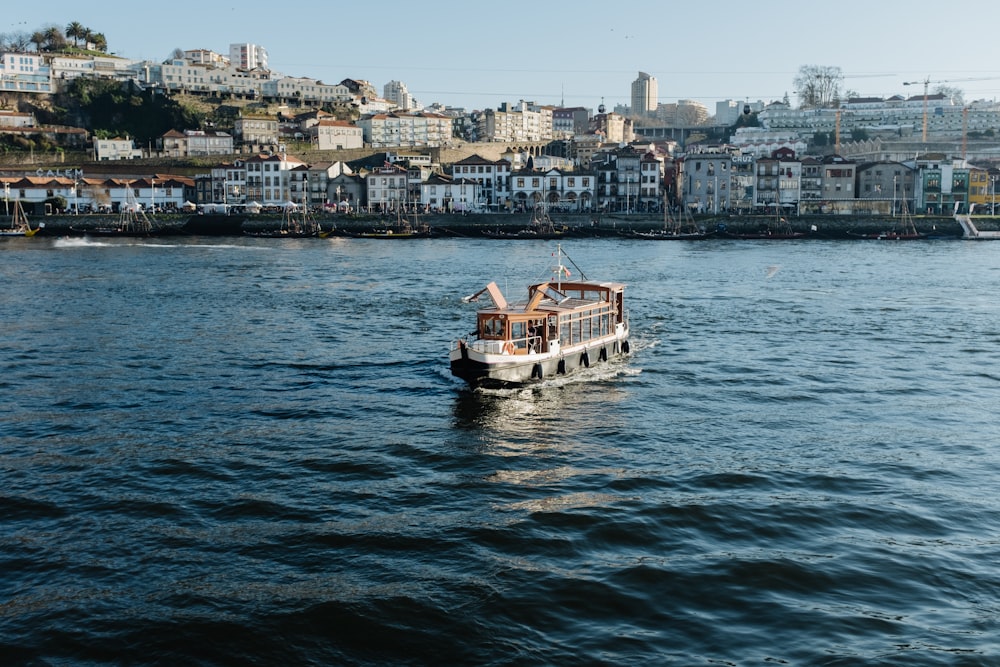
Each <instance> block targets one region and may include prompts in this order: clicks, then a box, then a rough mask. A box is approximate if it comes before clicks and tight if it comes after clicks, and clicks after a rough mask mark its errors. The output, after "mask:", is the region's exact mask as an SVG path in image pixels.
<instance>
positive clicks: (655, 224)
mask: <svg viewBox="0 0 1000 667" xmlns="http://www.w3.org/2000/svg"><path fill="white" fill-rule="evenodd" d="M315 220H316V221H317V222H318V223H319V224H320V225H321V227H322V229H323V230H324V231H331V230H333V234H332V235H337V233H338V232H342V233H344V234H345V235H350V234H352V233H360V232H364V231H368V230H371V229H373V228H377V227H384V226H385V225H387V224H390V225H391V223H392V222H393V221H394V218H390V217H388V216H378V215H370V216H369V215H319V216H317V217H316V218H315ZM974 220H975V221H976V224H977V226H978V227H979V228H980V229H981V230H983V231H993V230H1000V216H977V217H975V218H974ZM151 221H152V222H153V224H154V229H155V231H154V234H153V235H196V236H239V235H242V234H243V232H244V231H248V232H253V231H260V230H267V229H276V228H277V227H279V226H280V224H281V222H282V218H281V216H276V215H233V216H228V215H190V214H167V215H157V216H153V217H151ZM787 221H788V223H789V224H790V225H791V227H792V229H793V230H794V231H795V232H801V233H803V234H804V236H801V237H800V238H802V239H809V238H815V239H852V240H857V239H858V238H860V237H862V236H865V235H869V234H877V233H880V232H884V231H887V230H891V229H892V228H893V225H894V224H897V223H898V222H900V219H899V218H895V219H894V218H891V217H890V218H886V217H854V216H850V217H847V216H819V215H817V216H800V217H790V218H787ZM529 222H530V214H507V213H480V214H459V213H456V214H437V215H422V216H420V218H419V223H420V224H426V225H427V226H428V227H429V229H430V231H431V236H437V237H471V238H497V237H498V236H499V237H500V238H517V237H516V236H512V235H516V234H517V233H518V232H522V231H523V230H526V229H527V228H528V226H529ZM552 222H553V224H554V225H555V227H556V228H557V229H560V230H561V231H560V232H559V233H557V234H537V235H534V236H532V235H525V236H523V237H521V238H559V237H565V238H602V237H611V238H627V237H628V236H629V235H630V234H631V233H633V232H636V233H648V232H654V231H657V230H660V229H663V226H664V225H663V219H662V217H661V216H659V215H645V214H635V215H625V214H614V215H605V216H602V217H600V218H597V217H593V216H591V215H586V214H582V215H581V214H563V215H553V216H552ZM694 222H695V224H696V225H698V226H699V227H701V228H703V229H704V230H706V231H708V232H715V233H714V234H713V235H712V236H711V237H710V238H731V237H732V236H734V235H738V234H746V233H753V232H757V231H759V230H760V229H762V228H766V227H767V226H768V224H769V223H771V222H774V218H773V216H735V215H733V216H728V215H718V216H701V217H699V218H697V219H695V221H694ZM31 223H32V225H36V224H41V223H44V227H43V228H42V229H41V230H40V231H39V232H38V234H37V235H38V236H84V235H86V234H87V233H88V232H96V230H99V229H101V228H107V227H112V226H114V225H116V224H118V217H117V216H114V215H50V216H45V217H44V218H41V219H40V218H38V217H35V218H33V219H32V220H31ZM914 223H915V225H916V227H917V230H918V231H919V232H921V233H923V234H927V235H929V236H932V237H944V238H948V237H954V238H961V236H962V228H961V226H960V225H959V224H958V223H957V222H956V221H955V220H954V219H953V218H950V217H944V216H935V217H931V216H927V217H918V218H915V219H914ZM104 235H107V234H104ZM123 235H124V234H123ZM505 235H507V236H505Z"/></svg>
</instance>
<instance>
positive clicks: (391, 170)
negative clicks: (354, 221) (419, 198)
mask: <svg viewBox="0 0 1000 667" xmlns="http://www.w3.org/2000/svg"><path fill="white" fill-rule="evenodd" d="M408 183H409V175H408V174H407V173H406V169H404V168H403V167H400V166H398V165H394V164H392V165H385V166H382V167H377V168H375V169H373V170H372V171H371V172H369V174H368V175H367V176H366V177H365V189H366V191H367V195H368V210H370V211H396V210H399V209H400V207H402V206H406V205H407V200H408V197H409V194H408V193H409V188H408Z"/></svg>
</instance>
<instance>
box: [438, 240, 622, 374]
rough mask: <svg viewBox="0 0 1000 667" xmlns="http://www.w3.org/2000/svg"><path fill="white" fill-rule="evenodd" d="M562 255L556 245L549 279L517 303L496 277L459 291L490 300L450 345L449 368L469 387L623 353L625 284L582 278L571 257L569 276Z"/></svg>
mask: <svg viewBox="0 0 1000 667" xmlns="http://www.w3.org/2000/svg"><path fill="white" fill-rule="evenodd" d="M564 256H565V254H564V253H563V251H562V247H561V246H559V247H558V248H557V252H556V257H557V258H558V260H557V263H556V266H555V267H553V273H554V276H553V278H552V279H551V280H549V281H546V282H541V283H537V284H533V285H531V286H530V287H529V288H528V294H527V298H526V299H525V300H524V301H522V302H518V303H508V302H507V299H506V298H505V297H504V295H503V293H502V292H501V291H500V288H499V287H497V284H496V283H495V282H491V283H490V284H489V285H487V286H486V287H485V288H483V289H482V290H480V291H479V292H477V293H476V294H473V295H471V296H469V297H465V300H466V301H476V300H478V299H479V298H480V297H481V296H483V295H484V294H485V295H487V296H488V297H489V299H490V300H491V301H492V305H491V306H490V307H488V308H483V309H480V310H479V311H478V312H477V313H476V330H475V331H474V332H472V333H470V334H469V335H468V336H466V337H464V338H461V339H459V340H457V341H455V342H454V343H453V344H452V346H451V349H450V351H449V359H450V362H451V372H452V374H453V375H455V376H456V377H459V378H461V379H462V380H465V381H466V382H468V383H469V384H470V385H471V386H472V387H484V388H503V387H512V386H521V385H527V384H531V383H535V382H539V381H541V380H544V379H547V378H552V377H557V376H562V375H567V374H570V373H573V372H575V371H579V370H581V369H584V368H589V367H591V366H592V365H595V364H602V363H608V362H611V361H614V360H616V359H620V358H622V357H624V356H627V355H628V354H629V352H630V348H629V320H628V312H627V311H626V310H625V304H624V293H625V285H624V284H622V283H616V282H601V281H596V280H588V279H587V278H586V276H584V275H583V272H582V271H579V268H578V267H576V266H575V264H574V268H576V269H577V271H578V272H579V274H580V278H579V279H572V276H571V272H570V270H569V269H568V268H567V267H566V266H565V265H564V264H563V263H562V260H563V257H564ZM565 257H566V258H567V259H568V256H565ZM570 261H571V260H570Z"/></svg>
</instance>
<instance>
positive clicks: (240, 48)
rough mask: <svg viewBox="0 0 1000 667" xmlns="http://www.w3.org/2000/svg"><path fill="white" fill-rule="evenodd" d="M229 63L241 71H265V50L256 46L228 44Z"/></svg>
mask: <svg viewBox="0 0 1000 667" xmlns="http://www.w3.org/2000/svg"><path fill="white" fill-rule="evenodd" d="M229 62H230V63H231V64H232V65H233V67H237V68H239V69H243V70H251V69H267V49H265V48H264V47H263V46H259V45H257V44H249V43H244V44H230V45H229Z"/></svg>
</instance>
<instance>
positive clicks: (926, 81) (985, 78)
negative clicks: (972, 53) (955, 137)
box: [903, 76, 998, 143]
mask: <svg viewBox="0 0 1000 667" xmlns="http://www.w3.org/2000/svg"><path fill="white" fill-rule="evenodd" d="M996 78H998V77H995V76H977V77H972V78H970V79H943V80H941V81H931V79H930V77H927V78H926V79H924V80H923V81H904V82H903V85H904V86H916V85H919V84H921V83H922V84H924V132H923V135H922V136H923V138H922V141H923V142H924V143H927V86H929V85H930V84H932V83H959V82H962V81H990V80H992V79H996Z"/></svg>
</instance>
